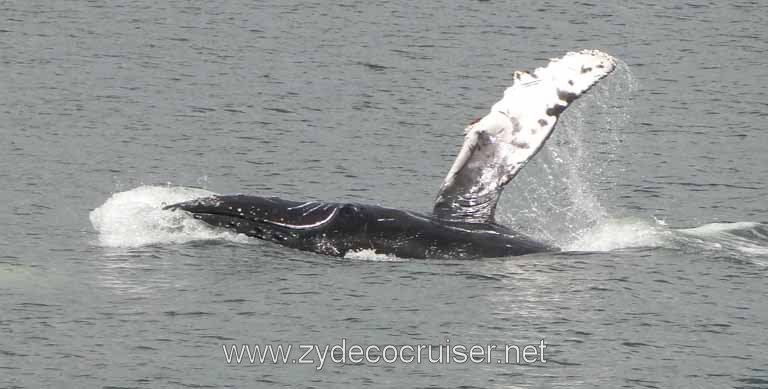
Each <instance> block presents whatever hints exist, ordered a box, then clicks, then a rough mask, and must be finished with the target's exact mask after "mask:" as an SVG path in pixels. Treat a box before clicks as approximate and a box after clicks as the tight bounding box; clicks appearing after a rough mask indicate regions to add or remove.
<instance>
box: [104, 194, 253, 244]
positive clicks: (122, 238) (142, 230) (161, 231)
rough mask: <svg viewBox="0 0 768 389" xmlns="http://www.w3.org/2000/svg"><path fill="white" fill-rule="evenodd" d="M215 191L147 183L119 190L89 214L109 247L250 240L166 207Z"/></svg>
mask: <svg viewBox="0 0 768 389" xmlns="http://www.w3.org/2000/svg"><path fill="white" fill-rule="evenodd" d="M214 194H215V193H213V192H209V191H207V190H203V189H197V188H188V187H179V186H152V185H143V186H139V187H137V188H134V189H131V190H128V191H125V192H119V193H115V194H114V195H112V197H110V198H109V199H107V201H106V202H105V203H104V204H102V205H101V206H100V207H98V208H96V209H94V210H93V211H91V213H90V215H89V217H90V220H91V224H92V225H93V228H94V229H96V231H97V232H98V233H99V242H98V243H99V244H100V245H101V246H105V247H140V246H146V245H152V244H160V243H185V242H190V241H195V240H213V239H216V240H219V239H221V240H229V241H235V242H243V241H247V240H248V238H247V237H245V236H243V235H236V234H233V233H231V232H228V231H225V230H220V229H214V228H212V227H210V226H208V225H207V224H205V223H203V222H201V221H199V220H196V219H194V218H192V217H190V216H189V215H187V214H185V213H183V212H173V211H166V210H163V207H164V206H165V205H168V204H174V203H178V202H182V201H187V200H192V199H195V198H199V197H207V196H211V195H214Z"/></svg>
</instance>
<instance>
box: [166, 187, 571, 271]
mask: <svg viewBox="0 0 768 389" xmlns="http://www.w3.org/2000/svg"><path fill="white" fill-rule="evenodd" d="M168 208H171V209H181V210H185V211H187V212H190V213H192V214H193V215H194V217H195V218H197V219H200V220H202V221H204V222H206V223H208V224H211V225H213V226H217V227H224V228H229V229H232V230H234V231H236V232H239V233H243V234H246V235H248V236H252V237H256V238H259V239H264V240H269V241H273V242H276V243H279V244H282V245H284V246H288V247H292V248H295V249H299V250H305V251H313V252H317V253H321V254H327V255H335V256H344V255H346V254H347V253H348V252H350V251H360V250H373V251H374V252H376V253H379V254H390V255H395V256H398V257H401V258H452V259H473V258H482V257H504V256H514V255H523V254H530V253H537V252H544V251H553V250H557V249H556V248H555V247H552V246H550V245H547V244H545V243H542V242H539V241H536V240H534V239H531V238H529V237H527V236H525V235H522V234H519V233H516V232H514V231H512V230H510V229H508V228H506V227H503V226H500V225H498V224H494V223H467V222H453V221H446V220H441V219H438V218H434V217H431V216H426V215H421V214H417V213H412V212H408V211H402V210H397V209H392V208H385V207H380V206H371V205H362V204H349V203H348V204H343V203H321V202H304V203H302V202H296V201H290V200H283V199H279V198H275V197H259V196H245V195H233V196H214V197H209V198H204V199H198V200H193V201H190V202H185V203H180V204H174V205H171V206H169V207H168Z"/></svg>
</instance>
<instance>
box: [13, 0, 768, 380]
mask: <svg viewBox="0 0 768 389" xmlns="http://www.w3.org/2000/svg"><path fill="white" fill-rule="evenodd" d="M161 3H162V4H159V3H158V2H149V1H134V2H129V3H126V2H106V3H105V2H86V1H57V2H42V1H0V90H1V91H2V93H0V135H1V138H2V141H1V142H0V201H1V202H2V204H3V206H2V207H0V231H2V232H1V233H0V386H2V387H24V388H38V387H62V388H64V387H73V388H82V387H120V388H132V387H142V388H143V387H237V388H240V387H351V388H359V387H422V388H424V387H430V388H491V387H493V388H495V387H498V388H502V387H503V388H512V387H543V388H548V387H567V388H593V387H605V388H618V387H650V388H671V387H675V388H683V387H714V388H723V387H738V388H768V357H767V356H766V355H768V353H766V351H768V331H767V330H766V328H768V302H767V301H768V299H767V297H768V288H766V281H765V277H766V273H768V227H767V226H766V224H764V223H765V222H768V218H766V216H765V215H766V212H767V211H768V202H767V201H766V198H768V185H766V182H767V181H768V153H766V149H768V131H766V124H767V122H768V115H767V114H766V112H768V96H767V95H766V86H768V85H767V84H766V80H768V61H767V60H766V58H768V55H766V50H768V34H767V30H768V29H766V25H768V6H767V5H766V4H765V3H763V2H754V1H734V2H703V1H696V0H689V1H685V2H679V1H671V2H653V1H645V2H629V1H627V2H615V1H612V2H606V3H603V4H598V3H586V2H571V3H555V2H548V1H545V2H522V3H521V2H518V3H504V2H496V1H467V2H397V1H394V2H380V3H377V4H373V3H370V4H369V3H366V2H347V3H345V4H331V3H327V4H326V3H324V2H319V3H311V2H293V3H292V2H289V1H283V0H280V1H258V2H227V3H222V2H194V1H192V2H189V1H170V2H161ZM581 48H597V49H600V50H604V51H606V52H608V53H610V54H611V55H614V56H615V57H617V58H619V59H621V60H622V61H624V64H623V65H622V66H621V67H620V68H619V70H617V72H616V73H615V74H613V75H612V76H610V77H609V78H608V79H606V80H604V82H601V84H600V85H598V86H597V87H595V88H594V90H593V91H591V92H590V94H589V96H585V97H584V98H582V99H580V100H579V101H578V102H577V104H575V106H574V107H572V108H569V110H568V111H566V113H565V115H564V117H563V121H562V123H561V124H560V125H559V127H558V129H557V130H556V131H555V134H554V135H553V137H552V138H551V139H550V142H549V144H548V146H547V147H546V148H545V150H543V151H542V153H540V155H539V156H537V157H536V159H535V161H534V162H532V163H531V164H529V166H527V167H526V168H525V169H524V170H523V172H522V173H521V174H520V175H519V176H518V177H517V178H516V179H515V181H514V182H513V183H512V184H511V185H510V186H509V187H508V188H507V190H506V191H505V196H504V199H503V201H502V205H501V208H500V210H499V216H500V219H501V220H502V221H504V222H505V223H507V224H510V225H514V226H516V227H517V228H520V229H521V230H523V231H525V232H527V233H532V234H535V235H537V236H540V237H542V238H543V239H547V240H550V241H552V242H554V243H557V244H558V245H560V246H562V247H565V248H566V249H569V251H567V252H564V253H558V254H542V255H532V256H526V257H520V258H502V259H488V260H480V261H472V262H460V261H415V260H413V261H399V260H393V258H381V257H379V256H375V255H367V256H366V255H362V256H361V257H356V258H344V259H336V258H330V257H323V256H319V255H315V254H311V253H304V252H297V251H293V250H290V249H286V248H283V247H279V246H275V245H272V244H269V243H263V242H258V241H254V240H251V239H245V238H242V237H236V236H231V235H226V234H225V235H217V234H216V233H215V232H211V231H197V230H195V231H191V230H190V229H188V228H182V227H180V224H178V223H182V221H179V220H175V219H174V220H171V219H168V218H167V215H161V214H159V213H157V212H159V211H157V210H156V209H157V208H158V207H159V204H160V203H162V202H166V201H170V200H171V199H172V198H173V196H175V195H177V194H178V191H180V190H182V191H183V189H179V187H203V188H205V189H207V190H210V191H213V192H217V193H235V192H244V193H256V194H262V195H277V196H280V197H284V198H289V199H296V200H303V199H307V200H310V199H318V200H329V201H353V202H361V203H371V204H381V205H385V206H392V207H398V208H406V209H412V210H417V211H422V212H425V211H428V210H429V209H431V202H432V199H433V197H434V195H435V193H436V191H437V189H438V187H439V185H440V182H441V180H442V178H443V177H444V175H445V174H446V172H447V171H448V169H449V167H450V164H451V163H452V161H453V158H454V157H455V155H456V153H457V152H458V149H459V147H460V145H461V142H462V140H463V138H462V135H461V131H462V129H463V128H464V127H465V125H466V124H467V123H469V122H471V121H472V120H473V119H474V118H476V117H478V116H482V115H484V114H485V113H486V112H487V110H488V108H489V107H490V106H491V105H492V104H493V103H494V102H495V101H497V100H498V99H499V98H500V97H501V94H502V92H503V90H504V88H505V86H507V85H509V84H510V82H511V75H512V72H513V71H514V70H518V69H531V68H535V67H537V66H542V65H544V64H545V63H546V61H547V60H548V58H552V57H557V56H560V55H562V54H564V53H565V52H567V51H571V50H575V49H581ZM121 193H122V197H121ZM116 198H119V199H122V200H124V201H125V203H127V204H128V205H127V206H125V207H122V208H121V207H120V206H111V205H109V204H110V203H105V202H107V201H108V200H110V199H113V200H114V199H116ZM115 201H117V200H115ZM125 203H121V204H125ZM111 204H114V203H111ZM147 204H149V205H147ZM94 209H99V210H101V211H102V213H97V214H100V215H103V216H104V218H103V219H98V218H97V219H96V223H95V224H96V225H94V223H93V220H94V215H95V214H94V213H92V211H93V210H94ZM99 222H103V223H104V224H99ZM174 223H177V224H174ZM712 223H721V224H712ZM97 225H98V226H101V227H102V230H97ZM104 226H107V227H109V228H111V229H109V231H107V230H105V229H104V228H106V227H104ZM692 228H693V229H692ZM342 339H346V340H347V342H349V343H355V344H361V345H371V344H376V345H387V344H393V345H417V344H431V345H444V344H445V343H446V339H450V342H451V343H452V344H465V345H472V344H481V345H485V344H497V345H505V344H520V345H524V344H530V343H538V342H539V341H540V340H542V339H543V340H545V341H546V344H547V346H548V348H547V349H546V350H547V354H546V356H547V362H546V363H536V364H531V365H514V364H495V363H491V364H471V363H464V364H458V363H453V364H429V363H421V364H404V363H394V364H387V363H383V362H382V363H363V364H350V363H348V364H337V363H328V362H327V363H326V365H325V366H324V367H323V368H322V369H321V370H319V371H318V370H317V369H316V366H314V365H295V364H290V363H289V364H285V365H283V364H258V363H256V364H250V363H244V364H240V365H238V364H228V363H227V361H226V359H225V355H224V353H223V350H222V345H226V344H229V345H231V344H233V343H234V344H242V343H250V344H266V343H272V344H295V345H298V344H302V343H317V344H320V345H325V344H331V345H333V344H337V343H340V342H341V341H342Z"/></svg>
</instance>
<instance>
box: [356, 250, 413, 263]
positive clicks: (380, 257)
mask: <svg viewBox="0 0 768 389" xmlns="http://www.w3.org/2000/svg"><path fill="white" fill-rule="evenodd" d="M344 258H346V259H355V260H360V261H373V262H403V261H407V259H403V258H400V257H398V256H395V255H391V254H379V253H377V252H376V251H374V250H370V249H367V250H358V251H349V252H347V254H346V255H344Z"/></svg>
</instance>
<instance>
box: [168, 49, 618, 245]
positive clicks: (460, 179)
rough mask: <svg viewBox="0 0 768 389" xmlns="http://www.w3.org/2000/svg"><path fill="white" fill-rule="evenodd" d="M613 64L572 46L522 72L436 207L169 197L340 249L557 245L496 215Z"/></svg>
mask: <svg viewBox="0 0 768 389" xmlns="http://www.w3.org/2000/svg"><path fill="white" fill-rule="evenodd" d="M615 68H616V60H615V59H614V58H613V57H611V56H610V55H608V54H605V53H603V52H601V51H598V50H582V51H578V52H569V53H567V54H565V55H564V56H562V57H560V58H555V59H552V60H550V62H549V63H548V64H547V65H546V66H543V67H540V68H537V69H535V70H534V71H531V72H527V71H516V72H514V73H513V74H512V81H513V82H512V85H511V86H509V87H508V88H507V89H506V90H505V91H504V96H503V97H502V99H501V100H499V101H498V102H497V103H495V104H494V105H493V106H492V107H491V110H490V112H489V113H488V114H487V115H485V116H484V117H482V118H480V119H478V120H476V121H474V122H472V123H470V124H469V126H467V127H466V129H465V139H464V143H463V145H462V147H461V150H460V151H459V154H458V156H457V157H456V160H455V161H454V163H453V165H452V166H451V168H450V170H449V171H448V175H447V176H446V177H445V180H444V181H443V183H442V186H441V187H440V190H439V191H438V193H437V197H436V199H435V202H434V208H433V209H432V213H431V214H420V213H415V212H410V211H404V210H398V209H392V208H385V207H380V206H373V205H364V204H354V203H332V202H318V201H309V202H297V201H290V200H284V199H280V198H277V197H261V196H252V195H240V194H238V195H220V196H212V197H206V198H200V199H195V200H191V201H187V202H182V203H178V204H173V205H169V206H167V207H166V209H170V210H180V211H184V212H189V213H191V214H192V215H193V216H194V218H196V219H199V220H201V221H203V222H205V223H208V224H210V225H212V226H216V227H222V228H227V229H230V230H233V231H235V232H238V233H242V234H245V235H248V236H252V237H256V238H259V239H263V240H267V241H272V242H275V243H278V244H281V245H284V246H287V247H291V248H294V249H299V250H305V251H312V252H316V253H320V254H326V255H333V256H344V255H345V254H346V253H348V252H350V251H359V250H373V251H374V252H376V253H379V254H389V255H395V256H397V257H400V258H435V259H444V258H451V259H474V258H487V257H503V256H516V255H523V254H531V253H538V252H546V251H557V250H558V248H557V247H554V246H552V245H549V244H547V243H545V242H541V241H538V240H536V239H533V238H531V237H528V236H525V235H523V234H520V233H518V232H516V231H514V230H512V229H510V228H508V227H505V226H502V225H500V224H498V223H496V222H495V219H494V213H495V211H496V204H497V203H498V201H499V198H500V196H501V193H502V190H503V188H504V186H505V185H506V184H507V183H509V181H510V180H512V178H514V177H515V175H517V173H518V172H519V171H520V169H522V168H523V166H525V164H526V163H527V162H528V161H529V160H530V159H531V158H532V157H533V156H534V155H535V154H536V153H537V152H538V151H539V150H540V149H541V148H542V146H543V145H544V143H545V142H546V140H547V139H548V138H549V137H550V135H552V132H553V130H554V128H555V124H556V123H557V120H558V118H559V117H560V115H561V114H562V113H563V111H564V110H565V109H566V107H568V106H569V105H570V104H571V103H572V102H573V101H574V100H575V99H577V98H578V97H579V96H581V95H582V94H584V93H585V92H586V91H588V90H589V89H590V88H591V87H592V86H593V85H594V84H595V83H597V82H598V81H599V80H600V79H602V78H603V77H605V76H607V75H608V74H610V73H611V72H612V71H613V70H614V69H615Z"/></svg>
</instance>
